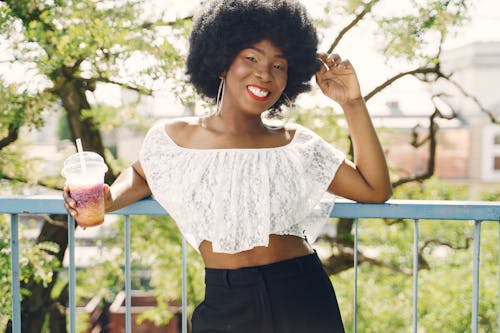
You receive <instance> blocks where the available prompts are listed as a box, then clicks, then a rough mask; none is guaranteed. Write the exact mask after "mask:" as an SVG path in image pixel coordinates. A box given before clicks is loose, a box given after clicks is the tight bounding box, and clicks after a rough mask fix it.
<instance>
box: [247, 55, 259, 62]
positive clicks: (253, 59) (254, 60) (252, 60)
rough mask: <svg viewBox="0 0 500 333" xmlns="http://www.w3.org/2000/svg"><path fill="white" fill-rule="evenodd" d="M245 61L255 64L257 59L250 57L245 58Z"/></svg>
mask: <svg viewBox="0 0 500 333" xmlns="http://www.w3.org/2000/svg"><path fill="white" fill-rule="evenodd" d="M245 59H247V60H248V61H251V62H256V61H257V59H255V58H254V57H252V56H247V57H245Z"/></svg>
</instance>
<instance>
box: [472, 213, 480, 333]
mask: <svg viewBox="0 0 500 333" xmlns="http://www.w3.org/2000/svg"><path fill="white" fill-rule="evenodd" d="M480 249H481V221H476V222H475V223H474V252H473V258H472V260H473V261H472V274H473V276H472V322H471V325H472V333H477V332H478V316H479V263H480V254H481V253H480V252H481V251H480Z"/></svg>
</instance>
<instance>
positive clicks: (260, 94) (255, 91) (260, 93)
mask: <svg viewBox="0 0 500 333" xmlns="http://www.w3.org/2000/svg"><path fill="white" fill-rule="evenodd" d="M248 90H250V91H251V92H252V94H254V95H255V96H258V97H266V96H267V95H269V94H270V92H269V91H266V90H262V89H259V88H257V87H254V86H248Z"/></svg>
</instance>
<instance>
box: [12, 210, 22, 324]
mask: <svg viewBox="0 0 500 333" xmlns="http://www.w3.org/2000/svg"><path fill="white" fill-rule="evenodd" d="M10 251H11V252H10V273H11V283H12V294H11V299H12V332H13V333H21V273H20V268H19V215H17V214H12V215H11V216H10Z"/></svg>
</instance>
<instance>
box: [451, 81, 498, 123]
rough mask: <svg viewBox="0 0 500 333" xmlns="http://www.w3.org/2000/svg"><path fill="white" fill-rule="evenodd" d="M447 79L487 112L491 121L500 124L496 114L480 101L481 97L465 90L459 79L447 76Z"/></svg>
mask: <svg viewBox="0 0 500 333" xmlns="http://www.w3.org/2000/svg"><path fill="white" fill-rule="evenodd" d="M447 81H448V82H450V83H451V84H453V85H454V86H455V88H457V89H458V90H460V92H461V93H462V95H464V96H465V97H467V98H469V99H471V100H472V101H473V102H474V103H475V104H476V105H477V106H478V107H479V110H481V112H483V113H485V114H486V115H487V116H488V117H489V118H490V121H491V122H492V123H493V124H500V119H497V118H496V117H495V115H494V114H493V113H492V112H491V111H489V110H488V109H486V108H485V107H484V106H483V104H482V103H481V101H479V99H478V98H477V97H476V96H473V95H472V94H470V93H469V92H467V91H466V90H465V88H464V87H462V85H461V84H460V83H458V82H457V81H455V80H453V79H452V78H451V77H450V78H447Z"/></svg>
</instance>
